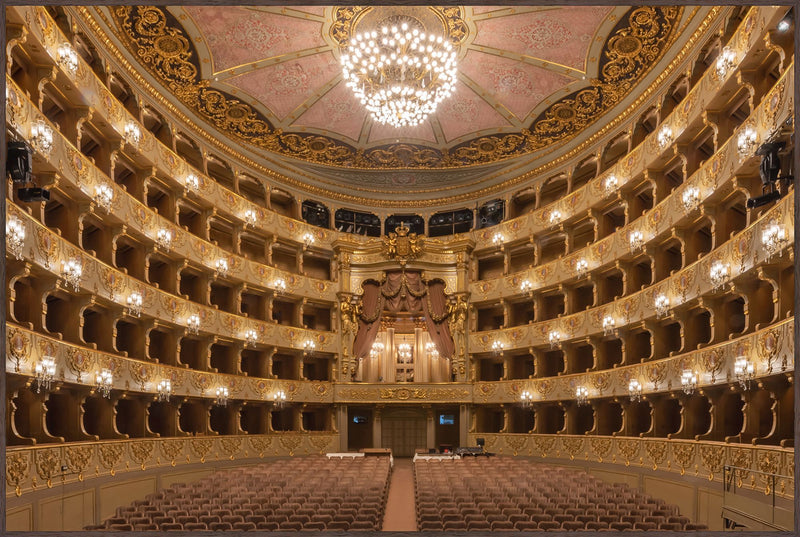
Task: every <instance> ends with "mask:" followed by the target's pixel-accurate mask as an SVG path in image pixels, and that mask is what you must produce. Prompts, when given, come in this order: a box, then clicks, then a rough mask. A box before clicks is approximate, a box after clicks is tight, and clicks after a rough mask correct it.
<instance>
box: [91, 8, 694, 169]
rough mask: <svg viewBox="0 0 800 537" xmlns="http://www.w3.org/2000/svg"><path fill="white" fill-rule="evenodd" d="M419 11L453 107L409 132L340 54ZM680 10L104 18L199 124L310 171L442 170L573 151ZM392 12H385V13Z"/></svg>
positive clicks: (335, 11)
mask: <svg viewBox="0 0 800 537" xmlns="http://www.w3.org/2000/svg"><path fill="white" fill-rule="evenodd" d="M403 9H408V10H416V12H415V13H414V16H415V17H417V18H418V19H419V20H423V21H433V22H430V23H426V24H430V25H433V26H436V25H437V24H438V25H440V26H441V30H442V31H443V32H445V33H446V34H447V36H448V37H449V39H450V40H451V42H453V43H454V44H455V45H457V47H458V50H459V67H458V69H459V73H458V82H457V84H456V88H455V92H454V95H453V96H452V97H451V98H450V99H449V100H446V101H444V102H443V103H442V104H441V105H440V106H439V108H438V109H437V111H436V113H435V114H433V115H432V116H430V117H429V118H428V119H427V120H426V121H424V122H423V123H422V124H420V125H418V126H416V127H409V128H401V129H396V128H394V127H390V126H384V125H381V124H378V123H376V122H373V121H372V120H371V118H370V117H369V115H368V114H367V113H366V110H365V109H364V107H363V106H362V105H361V103H360V102H359V101H358V100H357V99H356V98H355V97H354V96H353V95H352V92H351V90H350V89H349V88H347V87H346V86H345V84H344V82H343V81H342V76H341V67H340V63H339V55H340V51H341V50H342V46H341V45H342V44H345V43H347V42H348V40H349V36H350V35H351V33H353V32H356V31H359V30H360V29H361V28H362V27H364V26H367V25H368V24H369V21H370V20H377V19H379V18H380V17H383V16H385V14H382V13H381V12H379V10H388V11H387V13H389V11H392V10H393V11H397V10H403ZM684 9H685V8H682V7H671V6H643V7H635V8H626V7H608V6H590V7H559V6H522V7H503V6H497V7H426V6H418V7H412V8H403V7H391V6H380V7H377V6H375V7H347V6H340V7H330V6H329V7H303V6H293V7H276V6H272V7H265V6H260V7H259V6H246V7H236V6H227V7H204V6H186V7H178V6H175V7H167V8H162V7H152V6H150V7H145V6H119V7H115V8H108V11H107V13H109V15H110V16H109V18H110V22H111V24H112V25H113V28H114V32H115V33H116V34H117V37H118V38H119V41H120V42H121V43H122V44H123V45H124V46H125V47H126V48H127V49H128V50H129V51H130V53H131V56H132V57H133V58H135V59H136V61H138V62H139V64H140V65H141V66H142V67H143V68H144V69H145V70H147V71H148V72H149V73H150V75H152V76H153V78H154V79H155V80H156V81H158V82H159V84H161V85H162V86H163V87H165V88H166V89H167V90H168V91H169V93H171V94H172V95H173V96H174V97H175V98H177V99H178V100H179V101H180V102H181V103H182V104H183V105H184V106H185V107H186V108H188V109H189V110H191V111H192V112H193V113H195V114H196V115H197V116H199V118H200V119H201V120H202V122H204V123H205V124H211V125H212V126H214V127H215V128H216V129H217V130H219V131H222V132H223V133H225V134H226V135H227V136H228V137H230V138H232V139H234V140H236V141H237V142H240V143H244V144H246V145H247V146H248V147H250V148H252V149H254V150H258V151H262V152H265V154H272V155H275V156H278V157H281V158H288V159H289V160H294V161H297V162H298V163H300V164H302V165H304V166H308V165H314V166H324V167H332V168H342V169H361V170H386V169H395V170H420V171H422V170H446V169H452V168H462V169H463V167H464V166H479V165H486V164H494V163H500V162H504V161H507V160H508V159H511V158H515V157H520V156H525V155H530V154H532V153H535V152H537V151H540V150H543V149H548V148H550V147H552V146H553V145H554V144H559V143H563V142H566V141H570V140H573V139H575V138H576V137H577V136H579V135H580V134H581V133H582V132H583V131H585V130H586V129H587V127H589V126H591V125H593V124H594V123H596V122H598V121H599V120H600V119H601V118H602V117H603V115H604V114H605V113H606V112H608V111H609V110H611V109H612V108H613V107H614V106H616V105H617V104H619V103H621V102H622V101H623V100H624V99H625V98H626V97H628V96H629V95H630V94H631V93H632V92H633V90H634V89H635V88H636V87H637V84H638V83H639V82H640V81H641V80H642V79H643V78H644V77H645V76H646V75H647V74H648V73H649V72H650V71H651V70H652V68H653V66H654V65H656V64H657V63H658V61H659V60H660V59H662V58H663V57H664V55H665V54H667V52H668V51H669V50H670V48H671V47H672V46H673V45H675V43H676V42H677V40H678V37H679V36H680V34H681V25H680V21H681V17H682V13H683V11H684ZM389 14H390V13H389Z"/></svg>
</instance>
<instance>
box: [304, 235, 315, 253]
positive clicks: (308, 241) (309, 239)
mask: <svg viewBox="0 0 800 537" xmlns="http://www.w3.org/2000/svg"><path fill="white" fill-rule="evenodd" d="M312 244H314V235H312V234H311V233H306V234H305V235H303V249H304V250H305V249H307V248H310V247H311V245H312Z"/></svg>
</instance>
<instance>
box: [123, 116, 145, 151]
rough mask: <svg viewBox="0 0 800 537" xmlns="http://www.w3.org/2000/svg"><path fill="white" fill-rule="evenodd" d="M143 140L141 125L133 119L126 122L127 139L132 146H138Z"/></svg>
mask: <svg viewBox="0 0 800 537" xmlns="http://www.w3.org/2000/svg"><path fill="white" fill-rule="evenodd" d="M141 140H142V131H141V130H140V129H139V125H137V124H136V123H134V122H133V121H128V122H127V123H126V124H125V141H126V142H128V143H129V144H131V145H132V146H138V145H139V142H140V141H141Z"/></svg>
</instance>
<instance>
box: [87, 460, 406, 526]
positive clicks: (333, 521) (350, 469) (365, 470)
mask: <svg viewBox="0 0 800 537" xmlns="http://www.w3.org/2000/svg"><path fill="white" fill-rule="evenodd" d="M390 473H391V465H390V461H389V459H388V458H387V457H362V458H356V459H352V458H350V459H328V458H326V457H304V458H298V459H288V460H279V461H274V462H271V463H267V464H260V465H254V466H247V467H240V468H235V469H225V470H222V471H220V472H217V473H215V474H213V475H212V476H210V477H208V478H205V479H202V480H199V481H195V482H193V483H189V484H185V483H179V484H174V485H172V486H171V487H169V488H165V489H163V490H161V491H159V492H157V493H155V494H150V495H148V496H147V497H145V498H144V499H143V500H137V501H135V502H133V504H132V505H130V506H127V507H120V508H118V509H117V512H116V514H115V515H114V516H113V517H110V518H108V519H106V520H105V521H104V522H103V523H102V524H101V525H98V526H91V527H87V528H86V529H97V530H100V529H103V530H122V531H125V530H128V531H148V530H152V531H156V530H158V531H173V530H177V531H182V530H195V531H196V530H212V531H226V530H237V531H247V530H261V531H265V530H266V531H270V530H272V531H301V530H318V531H323V530H329V531H348V530H349V531H358V530H362V531H376V530H380V529H381V526H382V524H383V514H384V510H385V505H386V496H387V493H388V486H389V475H390Z"/></svg>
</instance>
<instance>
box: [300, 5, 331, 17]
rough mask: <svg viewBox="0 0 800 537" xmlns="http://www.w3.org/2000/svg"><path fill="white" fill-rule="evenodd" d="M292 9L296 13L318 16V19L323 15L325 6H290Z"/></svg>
mask: <svg viewBox="0 0 800 537" xmlns="http://www.w3.org/2000/svg"><path fill="white" fill-rule="evenodd" d="M292 9H296V10H297V11H305V12H306V13H311V14H312V15H319V16H320V17H321V16H323V15H324V14H325V6H292Z"/></svg>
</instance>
